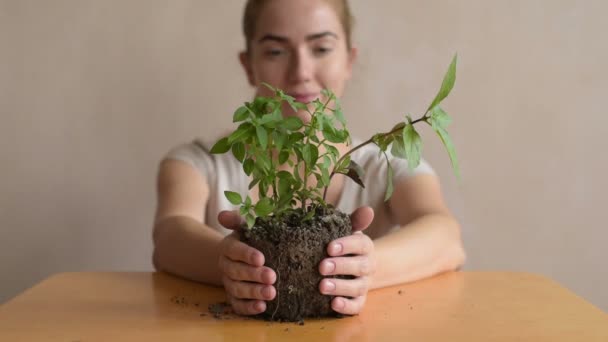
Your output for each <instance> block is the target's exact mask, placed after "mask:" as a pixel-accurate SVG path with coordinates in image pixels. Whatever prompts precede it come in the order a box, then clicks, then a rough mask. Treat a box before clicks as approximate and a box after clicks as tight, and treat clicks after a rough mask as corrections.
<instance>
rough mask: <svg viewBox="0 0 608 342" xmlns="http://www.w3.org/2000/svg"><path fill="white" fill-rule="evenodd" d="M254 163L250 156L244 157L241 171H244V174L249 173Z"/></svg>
mask: <svg viewBox="0 0 608 342" xmlns="http://www.w3.org/2000/svg"><path fill="white" fill-rule="evenodd" d="M254 165H255V164H254V161H253V159H251V158H247V159H245V162H244V163H243V171H245V174H246V175H247V176H249V175H251V172H252V171H253V167H254Z"/></svg>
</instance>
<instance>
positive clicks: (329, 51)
mask: <svg viewBox="0 0 608 342" xmlns="http://www.w3.org/2000/svg"><path fill="white" fill-rule="evenodd" d="M355 57H356V50H355V49H353V48H351V49H350V50H349V49H348V48H347V42H346V37H345V33H344V29H343V27H342V24H341V23H340V20H339V18H338V14H337V13H336V11H335V10H334V8H333V7H332V6H331V5H330V4H329V3H327V2H326V1H324V0H290V1H283V0H274V1H270V2H268V4H266V5H265V6H264V8H263V9H262V11H261V13H260V16H259V18H258V20H257V24H256V29H255V36H254V37H253V40H252V41H251V42H250V51H249V54H247V53H242V54H241V62H242V64H243V66H244V68H245V71H246V72H247V76H248V79H249V83H251V85H253V86H255V87H256V89H257V90H256V95H257V96H269V95H272V92H271V91H270V90H269V89H268V88H267V87H265V86H263V85H262V82H265V83H268V84H270V85H272V86H273V87H276V88H279V89H282V90H284V91H285V93H287V94H288V95H291V96H293V97H295V98H296V100H297V101H299V102H303V103H308V102H311V101H313V100H315V99H317V98H319V99H320V100H322V101H323V100H325V99H324V98H323V96H322V95H321V90H323V89H329V90H331V91H333V92H334V93H335V94H336V96H338V97H340V96H341V95H342V93H343V91H344V86H345V83H346V81H347V80H348V79H349V78H350V76H351V71H352V65H353V62H354V59H355ZM286 107H288V106H286ZM284 109H285V110H284V111H283V112H284V113H286V114H287V115H293V114H294V113H293V111H292V110H291V109H290V108H284ZM297 115H298V116H299V117H301V118H302V119H306V118H307V117H308V115H307V114H305V113H297Z"/></svg>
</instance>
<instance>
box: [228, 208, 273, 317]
mask: <svg viewBox="0 0 608 342" xmlns="http://www.w3.org/2000/svg"><path fill="white" fill-rule="evenodd" d="M218 220H219V222H220V224H221V225H222V226H224V227H226V228H228V229H232V230H235V231H234V232H233V233H231V234H229V235H228V236H226V237H225V238H224V240H222V242H221V243H220V257H219V260H218V266H219V268H220V270H221V271H222V274H223V276H222V282H223V283H224V288H225V289H226V294H227V296H228V302H229V303H230V304H231V305H232V308H233V309H234V312H236V313H237V314H240V315H255V314H259V313H262V312H264V311H266V302H265V301H267V300H272V299H274V297H275V296H276V289H275V288H274V286H272V284H274V282H275V281H276V279H277V277H276V274H275V272H274V271H273V270H272V269H271V268H269V267H266V266H264V254H262V252H260V251H258V250H257V249H255V248H253V247H251V246H249V245H247V244H245V243H243V242H241V241H240V240H239V236H238V229H239V227H240V226H241V223H242V218H241V217H240V216H239V214H238V212H236V211H222V212H221V213H220V214H219V215H218Z"/></svg>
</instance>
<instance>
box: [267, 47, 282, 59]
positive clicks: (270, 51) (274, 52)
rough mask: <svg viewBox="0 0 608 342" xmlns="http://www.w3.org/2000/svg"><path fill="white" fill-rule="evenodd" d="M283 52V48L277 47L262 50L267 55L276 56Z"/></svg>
mask: <svg viewBox="0 0 608 342" xmlns="http://www.w3.org/2000/svg"><path fill="white" fill-rule="evenodd" d="M284 53H285V50H283V49H278V48H273V49H268V50H266V51H264V55H265V56H267V57H278V56H281V55H283V54H284Z"/></svg>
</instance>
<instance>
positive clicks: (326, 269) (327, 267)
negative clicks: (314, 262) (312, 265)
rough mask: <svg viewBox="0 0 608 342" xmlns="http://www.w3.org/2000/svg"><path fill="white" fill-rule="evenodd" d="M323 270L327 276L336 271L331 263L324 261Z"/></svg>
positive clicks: (334, 265)
mask: <svg viewBox="0 0 608 342" xmlns="http://www.w3.org/2000/svg"><path fill="white" fill-rule="evenodd" d="M323 268H324V272H323V273H325V274H326V275H327V274H332V272H333V271H334V270H335V269H336V264H335V263H334V262H333V261H326V262H325V267H323Z"/></svg>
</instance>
